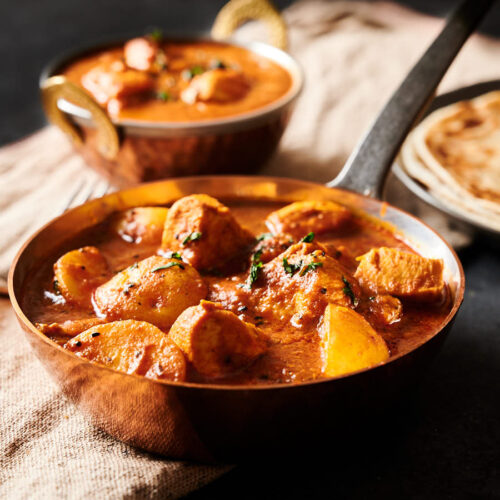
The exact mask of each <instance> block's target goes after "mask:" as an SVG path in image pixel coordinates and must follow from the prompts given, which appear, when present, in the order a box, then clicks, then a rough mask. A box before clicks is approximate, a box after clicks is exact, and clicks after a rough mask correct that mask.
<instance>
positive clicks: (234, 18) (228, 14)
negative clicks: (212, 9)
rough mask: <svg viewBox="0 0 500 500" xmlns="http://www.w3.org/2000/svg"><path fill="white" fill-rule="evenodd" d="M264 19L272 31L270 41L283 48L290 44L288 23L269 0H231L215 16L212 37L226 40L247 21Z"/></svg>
mask: <svg viewBox="0 0 500 500" xmlns="http://www.w3.org/2000/svg"><path fill="white" fill-rule="evenodd" d="M251 20H255V21H262V22H263V23H264V24H266V25H267V28H268V29H269V32H270V42H271V44H272V45H274V46H275V47H278V48H279V49H281V50H286V48H287V45H288V41H287V40H288V39H287V30H286V24H285V21H284V20H283V18H282V17H281V15H280V13H279V12H278V11H277V10H276V9H275V7H274V6H273V5H272V4H271V2H270V1H268V0H230V1H229V2H228V3H227V4H226V5H224V7H222V9H221V10H220V12H219V14H218V15H217V17H216V18H215V22H214V25H213V27H212V37H213V38H214V39H215V40H226V39H227V38H229V37H230V36H231V35H232V34H233V32H234V31H236V29H238V27H239V26H241V25H242V24H243V23H244V22H245V21H251Z"/></svg>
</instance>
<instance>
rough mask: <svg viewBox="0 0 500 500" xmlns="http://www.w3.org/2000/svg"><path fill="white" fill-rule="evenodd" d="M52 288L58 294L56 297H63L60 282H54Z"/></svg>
mask: <svg viewBox="0 0 500 500" xmlns="http://www.w3.org/2000/svg"><path fill="white" fill-rule="evenodd" d="M52 286H53V287H54V292H56V295H61V289H60V288H59V281H57V280H54V283H53V284H52Z"/></svg>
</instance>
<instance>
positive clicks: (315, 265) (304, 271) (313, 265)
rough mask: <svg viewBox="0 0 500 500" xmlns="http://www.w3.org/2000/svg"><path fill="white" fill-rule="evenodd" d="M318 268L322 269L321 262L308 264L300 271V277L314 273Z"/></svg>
mask: <svg viewBox="0 0 500 500" xmlns="http://www.w3.org/2000/svg"><path fill="white" fill-rule="evenodd" d="M318 267H323V262H311V263H310V264H308V265H307V266H306V267H305V268H304V269H302V271H301V273H300V275H301V276H304V275H305V274H307V273H308V272H309V271H314V270H315V269H317V268H318Z"/></svg>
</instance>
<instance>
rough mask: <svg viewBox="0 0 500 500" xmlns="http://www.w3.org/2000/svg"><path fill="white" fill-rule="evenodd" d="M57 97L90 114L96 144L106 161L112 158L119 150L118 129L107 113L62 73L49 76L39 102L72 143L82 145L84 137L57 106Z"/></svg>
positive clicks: (52, 121)
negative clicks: (95, 129)
mask: <svg viewBox="0 0 500 500" xmlns="http://www.w3.org/2000/svg"><path fill="white" fill-rule="evenodd" d="M59 99H66V100H68V101H70V102H71V103H73V104H76V105H77V106H80V107H82V108H84V109H86V110H87V111H89V112H90V114H91V115H92V119H93V120H94V123H95V126H96V128H97V147H98V149H99V152H100V153H101V154H102V155H103V156H104V157H105V158H107V159H108V160H112V159H113V158H115V157H116V155H117V154H118V150H119V149H120V139H119V137H118V131H117V130H116V127H115V126H114V125H113V123H112V122H111V120H110V119H109V116H108V115H107V114H106V112H105V111H104V110H103V109H102V108H101V106H99V104H97V103H96V102H95V101H94V99H92V97H91V96H90V95H89V94H87V93H86V92H85V91H84V90H83V89H81V88H80V87H78V85H75V84H74V83H72V82H70V81H68V80H67V79H66V78H65V77H64V76H52V77H50V78H47V80H45V81H44V82H43V84H42V104H43V109H44V111H45V114H46V116H47V119H48V120H49V121H50V122H51V123H53V124H54V125H57V126H58V127H59V128H60V129H61V130H62V131H63V132H64V133H65V134H66V135H68V136H69V137H70V138H71V140H72V141H73V143H74V144H76V145H81V144H82V143H83V138H82V134H81V131H80V130H79V129H78V127H77V126H76V125H75V124H74V123H73V122H72V121H71V120H70V119H69V118H68V117H67V116H66V114H65V113H64V112H63V111H62V110H61V109H59V106H58V105H57V102H58V100H59Z"/></svg>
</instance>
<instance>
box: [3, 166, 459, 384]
mask: <svg viewBox="0 0 500 500" xmlns="http://www.w3.org/2000/svg"><path fill="white" fill-rule="evenodd" d="M207 180H217V181H222V180H225V181H227V182H231V183H234V182H239V183H241V184H244V183H251V182H259V181H260V182H263V181H264V182H275V183H276V184H280V183H283V182H292V183H297V184H299V185H303V186H304V187H307V186H309V187H311V188H313V187H314V188H316V189H318V188H324V189H326V190H327V191H331V192H333V193H340V194H341V195H347V196H349V197H354V198H356V199H360V200H362V201H364V202H365V203H369V204H370V205H373V204H375V205H377V206H379V207H380V208H381V207H382V205H383V206H384V210H387V212H392V213H395V214H398V215H399V216H401V217H403V218H405V219H408V220H409V221H410V222H411V224H412V225H413V227H418V226H420V227H421V228H424V229H425V230H426V231H429V232H430V233H431V234H432V235H433V237H434V238H436V239H437V240H439V241H440V242H441V243H442V244H444V245H445V247H446V249H447V251H449V252H450V255H451V257H452V259H453V260H454V263H455V264H456V266H457V270H458V277H457V278H458V279H456V280H455V281H456V288H455V290H454V293H453V306H452V308H451V310H450V312H449V313H448V315H447V316H446V318H445V319H444V320H443V322H442V324H441V325H440V326H439V328H437V329H436V331H435V332H434V333H433V334H432V336H430V337H429V338H428V339H427V340H426V341H425V342H423V343H422V344H419V345H418V346H417V347H415V348H413V349H411V350H410V351H407V352H404V353H400V354H398V355H396V356H394V357H391V358H390V359H389V361H387V362H386V363H382V364H380V365H376V366H373V367H370V368H365V369H362V370H358V371H355V372H351V373H348V374H345V375H341V376H337V377H328V378H322V379H317V380H312V381H306V382H297V383H282V384H266V385H229V384H217V383H213V384H212V383H210V384H201V383H194V382H174V381H167V380H154V379H148V380H149V382H151V383H156V384H161V385H167V386H173V387H183V388H186V389H197V390H204V391H206V390H212V391H243V392H244V391H267V390H272V391H276V390H286V389H293V388H297V387H304V386H312V385H317V384H325V383H332V382H334V381H336V380H341V379H344V378H347V377H354V376H357V375H360V374H363V373H365V372H368V371H371V370H377V369H378V368H381V367H385V366H388V365H390V364H392V363H394V362H396V361H397V360H399V359H401V358H403V357H405V356H409V355H411V354H412V353H414V352H416V351H418V350H419V349H421V348H422V347H423V346H425V345H426V344H427V343H429V342H430V341H431V340H432V339H434V338H435V337H436V336H438V335H439V334H440V333H442V332H443V331H445V330H446V327H447V326H448V325H449V323H450V322H451V321H452V320H453V319H454V317H455V316H456V314H457V312H458V310H459V308H460V306H461V304H462V302H463V299H464V291H465V274H464V270H463V267H462V264H461V262H460V260H459V258H458V256H457V254H456V252H455V251H454V250H453V248H452V247H451V245H450V244H449V243H448V242H446V240H445V239H444V238H443V237H442V236H441V235H440V234H439V233H438V232H437V231H435V230H434V229H433V228H431V227H430V226H429V225H427V224H426V223H424V222H422V221H421V220H420V219H418V218H417V217H415V216H414V215H412V214H409V213H408V212H406V211H404V210H402V209H400V208H398V207H395V206H393V205H390V204H388V203H386V202H383V201H379V200H376V199H374V198H371V197H369V196H365V195H362V194H358V193H354V192H352V191H348V190H345V189H340V188H327V187H325V186H322V185H321V184H316V183H313V182H308V181H300V180H297V179H289V178H283V177H271V176H270V177H265V176H196V177H183V178H178V179H174V180H163V181H155V182H149V183H144V184H141V185H140V186H135V187H132V188H128V189H125V190H120V191H117V192H115V193H111V194H108V195H106V196H104V197H103V198H100V199H99V200H92V201H90V202H86V203H84V204H83V205H79V206H77V207H74V208H72V209H70V210H68V211H67V212H65V213H64V214H62V215H59V216H58V217H56V218H54V219H52V220H50V221H49V222H48V223H46V224H45V225H44V226H42V227H41V228H40V229H38V230H37V231H36V232H35V233H34V234H33V235H32V236H31V237H30V238H28V240H26V242H25V243H24V244H23V245H22V247H21V248H20V249H19V251H18V253H17V255H16V256H15V258H14V260H13V261H12V264H11V267H10V270H9V276H8V292H9V298H10V301H11V304H12V307H13V309H14V312H15V314H16V316H17V317H18V319H19V321H21V322H22V323H23V325H24V326H25V327H26V328H28V329H29V330H30V331H31V332H32V333H33V334H35V335H36V336H37V337H38V338H39V339H40V340H42V341H43V342H45V343H46V344H48V345H50V346H51V347H53V348H55V349H58V350H60V351H61V352H64V353H65V355H67V356H71V357H72V358H74V359H75V358H76V360H78V361H79V362H80V363H82V364H86V365H90V366H99V368H100V369H105V370H109V371H110V372H111V373H120V374H121V375H126V376H129V377H134V378H139V379H141V380H142V379H143V378H144V377H142V376H139V375H133V374H127V373H124V372H118V371H117V370H114V369H112V368H108V367H106V366H104V365H96V364H95V363H91V362H90V361H87V360H85V359H84V358H80V357H78V356H76V354H74V353H72V352H70V351H68V350H66V349H64V348H63V347H62V346H60V345H58V344H56V343H55V342H54V341H52V340H50V339H49V338H48V337H47V336H45V335H44V334H43V333H41V332H40V331H39V330H38V329H37V328H36V327H35V326H34V324H33V323H32V322H31V321H30V320H29V319H28V318H27V316H26V315H25V314H24V312H23V310H22V308H21V306H20V304H19V301H18V299H17V296H16V291H15V284H14V278H15V274H16V270H17V269H18V265H19V262H20V261H21V259H22V258H23V255H24V253H25V251H26V249H27V248H28V247H29V246H30V245H31V244H32V243H33V242H34V241H35V240H36V239H37V238H38V237H39V236H40V235H41V234H42V233H44V232H45V231H47V230H48V229H49V228H50V227H51V226H52V225H53V224H54V223H56V222H57V221H59V220H61V219H62V218H64V217H67V216H68V215H70V214H72V213H74V212H75V211H78V210H80V209H81V207H85V206H88V205H90V204H91V203H95V202H96V201H103V202H105V201H106V200H107V199H110V198H112V197H113V196H119V195H120V194H123V193H132V192H133V191H138V190H147V188H148V187H152V186H159V185H162V184H166V183H171V182H180V183H182V182H183V181H184V182H185V183H190V182H196V183H200V184H201V183H203V182H204V181H205V182H206V181H207ZM237 198H238V197H237V196H235V199H237ZM135 206H140V205H138V204H137V205H135ZM130 208H132V206H130ZM362 210H366V209H365V208H362ZM112 212H113V211H110V212H109V213H112ZM373 212H374V213H370V215H372V216H373V215H375V212H377V211H373ZM106 216H107V215H106ZM406 242H407V243H409V244H410V245H411V242H408V241H406Z"/></svg>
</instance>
